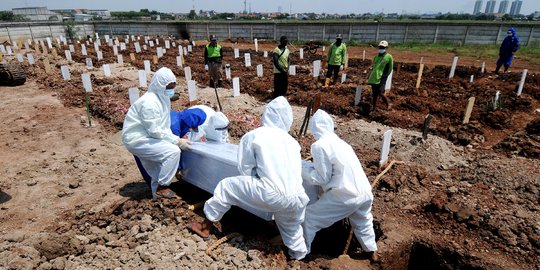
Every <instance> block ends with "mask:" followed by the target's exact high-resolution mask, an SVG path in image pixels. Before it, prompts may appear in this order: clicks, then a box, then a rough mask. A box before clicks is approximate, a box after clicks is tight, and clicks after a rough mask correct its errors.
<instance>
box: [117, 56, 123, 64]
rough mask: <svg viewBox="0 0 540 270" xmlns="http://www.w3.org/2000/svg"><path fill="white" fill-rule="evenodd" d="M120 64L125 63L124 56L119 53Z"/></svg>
mask: <svg viewBox="0 0 540 270" xmlns="http://www.w3.org/2000/svg"><path fill="white" fill-rule="evenodd" d="M118 64H119V65H123V64H124V56H123V55H121V54H119V55H118Z"/></svg>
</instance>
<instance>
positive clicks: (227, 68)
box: [225, 64, 231, 80]
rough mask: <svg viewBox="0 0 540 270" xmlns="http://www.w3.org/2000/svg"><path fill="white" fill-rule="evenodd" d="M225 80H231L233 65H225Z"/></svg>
mask: <svg viewBox="0 0 540 270" xmlns="http://www.w3.org/2000/svg"><path fill="white" fill-rule="evenodd" d="M225 78H227V80H230V79H231V65H230V64H226V65H225Z"/></svg>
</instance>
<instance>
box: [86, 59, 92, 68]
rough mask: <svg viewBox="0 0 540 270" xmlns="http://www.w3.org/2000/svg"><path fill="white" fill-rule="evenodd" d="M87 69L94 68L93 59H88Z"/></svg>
mask: <svg viewBox="0 0 540 270" xmlns="http://www.w3.org/2000/svg"><path fill="white" fill-rule="evenodd" d="M86 67H87V68H94V65H93V64H92V58H86Z"/></svg>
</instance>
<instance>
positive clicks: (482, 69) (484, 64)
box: [480, 62, 486, 73]
mask: <svg viewBox="0 0 540 270" xmlns="http://www.w3.org/2000/svg"><path fill="white" fill-rule="evenodd" d="M484 72H486V62H482V68H481V69H480V73H484Z"/></svg>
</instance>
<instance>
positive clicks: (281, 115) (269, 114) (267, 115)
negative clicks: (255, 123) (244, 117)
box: [262, 96, 293, 132]
mask: <svg viewBox="0 0 540 270" xmlns="http://www.w3.org/2000/svg"><path fill="white" fill-rule="evenodd" d="M292 120H293V114H292V108H291V105H289V102H287V99H285V98H284V97H283V96H279V97H277V98H275V99H274V100H272V101H271V102H270V103H268V104H267V105H266V107H265V108H264V112H263V115H262V125H263V126H265V127H273V128H279V129H282V130H285V131H286V132H289V130H290V129H291V126H292Z"/></svg>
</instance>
